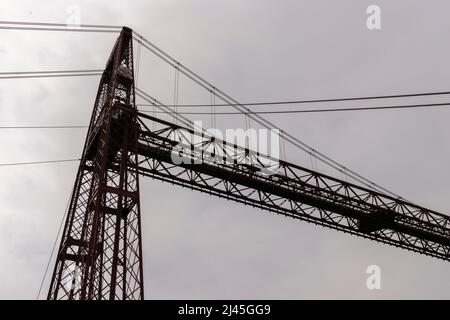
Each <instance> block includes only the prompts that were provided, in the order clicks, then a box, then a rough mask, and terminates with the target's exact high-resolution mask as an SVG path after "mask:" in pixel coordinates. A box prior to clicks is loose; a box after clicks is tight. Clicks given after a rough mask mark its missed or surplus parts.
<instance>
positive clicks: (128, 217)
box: [48, 28, 450, 299]
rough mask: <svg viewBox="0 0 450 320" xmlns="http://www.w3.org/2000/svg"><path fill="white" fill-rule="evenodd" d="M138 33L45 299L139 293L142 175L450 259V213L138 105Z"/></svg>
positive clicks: (105, 83) (89, 156) (124, 46)
mask: <svg viewBox="0 0 450 320" xmlns="http://www.w3.org/2000/svg"><path fill="white" fill-rule="evenodd" d="M132 40H133V38H132V31H131V29H128V28H123V30H122V32H121V34H120V36H119V38H118V39H117V41H116V44H115V46H114V49H113V51H112V53H111V56H110V58H109V59H108V62H107V65H106V68H105V71H104V73H103V75H102V78H101V81H100V85H99V89H98V93H97V98H96V101H95V105H94V110H93V113H92V117H91V122H90V125H89V129H88V133H87V138H86V142H85V146H84V149H83V153H82V157H81V161H80V166H79V169H78V173H77V176H76V180H75V184H74V188H73V193H72V197H71V202H70V205H69V209H68V213H67V218H66V224H65V227H64V230H63V234H62V237H61V243H60V247H59V250H58V253H57V257H56V263H55V268H54V271H53V276H52V280H51V285H50V289H49V293H48V299H143V298H144V282H143V260H142V245H141V234H142V230H141V214H140V196H139V176H148V177H152V178H155V179H158V180H162V181H165V182H170V183H173V184H176V185H181V186H184V187H188V188H191V189H193V190H197V191H201V192H205V193H208V194H211V195H214V196H218V197H221V198H226V199H229V200H233V201H236V202H239V203H243V204H247V205H251V206H254V207H257V208H261V209H265V210H268V211H271V212H275V213H278V214H282V215H285V216H289V217H292V218H296V219H300V220H305V221H308V222H312V223H315V224H318V225H322V226H327V227H330V228H333V229H337V230H341V231H344V232H348V233H351V234H354V235H358V236H362V237H365V238H369V239H372V240H376V241H379V242H383V243H387V244H391V245H394V246H397V247H401V248H405V249H408V250H412V251H415V252H418V253H422V254H426V255H430V256H434V257H437V258H441V259H444V260H450V217H448V216H446V215H443V214H440V213H437V212H434V211H431V210H428V209H426V208H422V207H419V206H417V205H415V204H412V203H409V202H406V201H404V200H402V199H400V198H394V197H392V196H389V195H385V194H382V193H379V192H376V191H373V190H370V189H367V188H364V187H360V186H357V185H355V184H351V183H349V182H346V181H343V180H340V179H336V178H333V177H331V176H328V175H324V174H321V173H319V172H315V171H312V170H309V169H306V168H303V167H301V166H298V165H295V164H292V163H288V162H286V161H281V160H280V161H278V159H274V158H271V157H268V156H266V155H263V154H259V153H257V152H254V151H252V150H251V148H248V147H245V145H244V146H241V145H238V144H236V143H233V142H231V141H223V140H221V139H219V138H217V137H212V136H210V135H209V134H205V133H204V131H199V130H194V129H193V128H191V127H190V128H187V127H182V126H180V125H178V124H174V123H170V122H167V121H164V120H161V119H158V118H156V117H151V116H149V115H146V114H143V113H140V112H139V111H138V110H137V108H136V103H135V84H134V70H133V43H132Z"/></svg>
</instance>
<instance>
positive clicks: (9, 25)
mask: <svg viewBox="0 0 450 320" xmlns="http://www.w3.org/2000/svg"><path fill="white" fill-rule="evenodd" d="M121 28H122V27H121V26H111V25H98V24H80V25H77V24H64V23H39V22H20V21H0V29H5V30H30V31H68V32H101V33H118V32H120V30H121Z"/></svg>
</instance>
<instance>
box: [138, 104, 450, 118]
mask: <svg viewBox="0 0 450 320" xmlns="http://www.w3.org/2000/svg"><path fill="white" fill-rule="evenodd" d="M138 106H141V105H140V104H138ZM445 106H446V107H448V106H450V103H449V102H443V103H429V104H412V105H396V106H378V107H354V108H328V109H307V110H266V111H251V112H250V113H251V114H293V113H320V112H344V111H369V110H391V109H414V108H427V107H445ZM141 112H144V113H150V111H147V110H141ZM156 113H165V112H163V111H156ZM178 114H191V115H211V114H212V112H185V111H181V112H178ZM214 115H242V112H233V111H230V112H214Z"/></svg>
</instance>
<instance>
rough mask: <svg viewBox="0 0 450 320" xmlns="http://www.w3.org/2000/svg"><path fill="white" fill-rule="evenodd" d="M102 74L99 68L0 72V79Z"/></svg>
mask: <svg viewBox="0 0 450 320" xmlns="http://www.w3.org/2000/svg"><path fill="white" fill-rule="evenodd" d="M101 74H103V70H101V69H92V70H57V71H18V72H0V79H24V78H26V79H31V78H63V77H87V76H98V75H101Z"/></svg>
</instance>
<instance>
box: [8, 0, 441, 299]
mask: <svg viewBox="0 0 450 320" xmlns="http://www.w3.org/2000/svg"><path fill="white" fill-rule="evenodd" d="M370 4H377V5H379V6H380V7H381V10H382V17H381V18H382V29H381V30H380V31H369V30H368V29H367V28H366V18H367V15H366V8H367V6H368V5H370ZM71 5H76V6H78V7H79V8H80V9H81V22H82V23H84V24H111V25H126V26H129V27H131V28H133V29H134V30H136V31H137V32H139V33H141V34H143V35H144V36H146V37H147V38H148V39H150V40H151V41H152V42H154V43H155V44H157V45H158V46H159V47H160V48H162V49H164V50H166V51H167V52H169V53H170V54H171V55H173V56H174V57H176V58H177V59H179V60H180V61H181V62H182V63H184V64H185V65H187V66H189V67H190V68H191V69H193V70H195V71H196V72H197V73H198V74H200V75H202V76H204V77H205V78H207V79H208V80H210V81H211V82H213V83H214V84H215V85H216V86H217V87H219V88H221V89H223V90H224V91H225V92H227V93H229V94H231V95H232V96H234V97H235V98H237V99H238V100H240V101H244V102H246V101H265V100H266V101H272V100H288V99H309V98H312V99H314V98H330V97H331V98H333V97H349V96H362V95H379V94H397V93H416V92H429V91H446V90H448V88H449V85H450V72H449V67H448V65H449V63H448V57H449V56H450V44H449V42H448V41H446V35H447V34H449V32H450V22H449V20H448V13H447V12H449V10H450V4H449V3H448V1H444V0H442V1H427V2H424V1H411V0H410V1H406V0H403V1H395V2H393V1H381V0H378V1H370V2H369V1H361V0H352V1H350V0H346V1H332V0H328V1H317V0H316V1H288V0H283V1H275V0H273V1H268V0H267V1H261V0H260V1H257V0H246V1H238V0H233V1H230V0H227V1H225V0H208V1H206V0H204V1H201V0H195V1H194V0H191V1H186V0H184V1H181V0H178V1H175V0H164V1H163V0H159V1H154V0H153V1H144V0H142V1H132V5H131V4H129V3H126V2H123V1H95V2H94V1H87V0H86V1H39V2H37V1H31V0H30V1H21V0H16V1H5V0H0V20H9V21H33V22H57V23H64V22H66V19H67V18H68V15H69V14H68V12H67V9H68V8H69V7H70V6H71ZM115 38H116V35H113V34H78V33H65V32H64V33H63V32H54V33H53V32H52V33H50V32H47V33H46V32H30V31H6V30H0V39H1V41H0V61H1V62H0V71H2V72H7V71H35V70H72V69H101V68H103V67H104V65H105V63H106V59H107V57H108V55H109V52H110V50H111V48H112V46H113V44H114V41H115ZM0 81H1V85H0V119H1V120H0V126H14V125H85V124H87V123H88V121H89V117H90V112H91V110H92V106H93V103H94V99H95V93H96V90H97V85H98V81H99V77H91V78H67V79H23V80H21V79H17V80H0ZM139 87H141V88H142V89H144V90H146V91H147V92H149V93H150V94H153V95H154V96H155V97H156V98H158V99H160V100H162V101H163V102H166V103H171V102H172V100H171V99H173V70H170V69H169V68H165V67H164V66H162V65H161V64H158V63H157V62H156V60H155V59H154V58H153V57H151V56H150V55H149V54H148V53H145V54H144V51H143V54H142V60H141V64H140V75H139ZM180 91H181V92H180V103H191V102H203V103H208V102H209V96H208V95H205V94H204V93H200V92H196V91H195V88H193V87H191V86H190V84H188V83H187V82H186V81H185V80H183V79H181V84H180ZM202 94H203V96H202ZM446 99H447V100H446ZM448 101H449V100H448V97H440V98H434V99H432V98H427V99H420V98H414V99H409V100H401V101H400V102H401V103H420V102H448ZM388 102H389V101H386V102H383V101H377V102H376V103H364V104H358V105H356V104H351V106H361V105H364V106H366V105H380V104H386V103H388ZM344 105H346V106H348V105H350V104H348V103H347V104H333V105H324V106H327V107H328V106H333V107H338V106H344ZM311 107H318V105H314V106H311ZM273 108H275V107H273V106H272V107H271V109H273ZM449 117H450V109H446V108H440V109H438V108H435V109H420V110H419V109H412V110H398V111H368V112H360V113H357V112H354V113H339V114H337V113H323V114H297V115H271V116H267V118H268V119H270V120H271V121H273V122H275V123H276V124H278V125H280V126H281V127H283V128H284V129H285V130H286V131H288V132H290V133H292V134H294V135H295V136H297V137H299V138H300V139H302V140H303V141H305V142H307V143H308V144H310V145H313V146H314V147H316V148H317V149H318V150H320V151H322V152H324V153H325V154H327V155H329V156H331V157H333V158H334V159H336V160H338V161H339V162H341V163H343V164H345V165H346V166H347V167H350V168H352V169H354V170H355V171H357V172H358V173H360V174H362V175H364V176H366V177H367V178H370V179H372V180H374V181H376V182H377V183H379V184H381V185H383V186H386V187H387V188H389V189H390V190H392V191H394V192H396V193H399V194H401V195H402V196H404V197H405V198H406V199H411V200H412V201H414V202H416V203H418V204H420V205H423V206H425V207H429V208H430V209H434V210H437V211H440V212H443V213H448V212H450V201H449V197H448V194H449V191H450V190H449V189H450V187H449V184H448V181H449V180H450V170H449V169H448V165H447V164H448V163H449V160H450V146H449V144H448V143H447V140H448V136H449V134H450V128H449V126H448V119H449ZM203 119H204V120H205V121H206V120H207V119H208V118H207V117H206V118H203ZM243 123H244V121H243V119H242V118H239V117H234V118H226V119H222V118H218V124H219V126H220V127H222V128H225V127H242V126H243ZM85 131H86V130H84V129H83V130H80V129H72V130H1V131H0V144H1V146H2V148H1V150H2V151H1V152H0V163H8V162H22V161H34V160H53V159H65V158H77V157H79V156H80V154H81V150H82V145H83V141H84V137H85V134H86V132H85ZM288 160H290V161H292V162H297V163H301V164H304V165H306V166H310V164H309V162H308V161H307V159H304V158H302V157H301V155H300V154H297V153H295V152H294V151H293V150H288ZM319 169H320V170H322V169H323V170H325V168H321V166H320V165H319ZM76 170H77V164H76V163H65V164H50V165H36V166H18V167H0V257H1V262H2V263H1V265H2V267H1V269H0V298H1V299H14V298H19V299H34V298H36V295H37V291H38V289H39V285H40V282H41V279H42V276H43V274H44V271H45V266H46V263H47V261H48V258H49V255H50V250H51V247H52V244H53V241H54V239H55V236H56V234H57V231H58V228H59V224H60V221H61V218H62V216H63V213H64V208H65V206H66V204H67V200H68V197H69V193H70V191H71V188H72V185H73V181H74V178H75V174H76ZM141 181H142V180H141ZM141 197H142V199H141V201H142V211H143V229H144V234H143V240H144V248H143V249H144V265H145V272H144V276H145V291H146V298H150V299H162V298H181V299H189V298H192V299H197V298H239V299H240V298H242V299H245V298H249V299H252V298H268V299H278V298H285V299H299V298H326V299H329V298H363V299H378V298H389V299H391V298H450V289H449V287H448V283H449V281H450V272H449V271H450V265H449V264H448V263H447V262H443V261H440V260H437V259H433V258H430V257H426V256H420V255H417V254H414V253H411V252H408V251H404V250H400V249H396V248H393V247H389V246H386V245H382V244H378V243H375V242H371V241H368V240H364V239H359V238H356V237H353V236H350V235H346V234H342V233H339V232H337V231H333V230H328V229H324V228H321V227H317V226H313V225H310V224H306V223H304V222H301V221H294V220H292V219H288V218H283V217H280V216H277V215H274V214H270V213H267V212H263V211H260V210H257V209H253V208H249V207H244V206H242V205H240V204H234V203H230V202H228V201H225V200H222V199H216V198H211V197H209V196H207V195H204V194H200V193H196V192H191V191H188V190H185V189H181V188H177V187H173V186H171V185H167V184H164V183H162V182H159V181H152V180H149V179H146V180H145V179H144V180H143V181H142V184H141ZM52 264H53V262H52ZM372 264H376V265H378V266H380V268H381V272H382V280H381V284H382V289H381V290H374V291H371V290H368V289H367V288H366V278H367V274H366V268H367V267H368V266H369V265H372ZM52 267H53V265H52V266H51V268H52ZM48 278H49V275H48V276H47V280H48ZM47 288H48V281H46V282H45V285H44V288H43V296H45V294H46V291H47Z"/></svg>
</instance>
